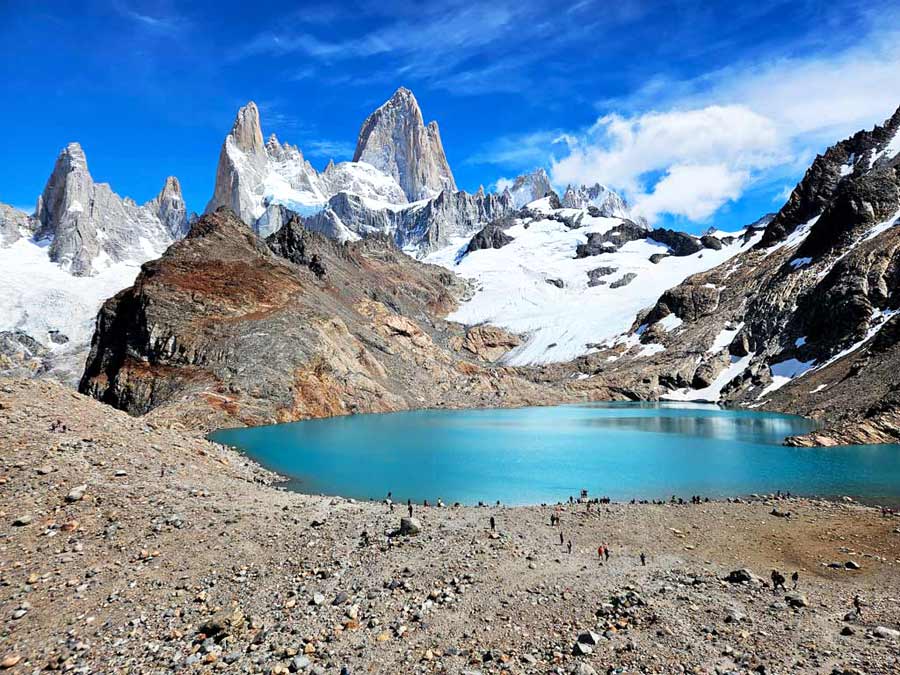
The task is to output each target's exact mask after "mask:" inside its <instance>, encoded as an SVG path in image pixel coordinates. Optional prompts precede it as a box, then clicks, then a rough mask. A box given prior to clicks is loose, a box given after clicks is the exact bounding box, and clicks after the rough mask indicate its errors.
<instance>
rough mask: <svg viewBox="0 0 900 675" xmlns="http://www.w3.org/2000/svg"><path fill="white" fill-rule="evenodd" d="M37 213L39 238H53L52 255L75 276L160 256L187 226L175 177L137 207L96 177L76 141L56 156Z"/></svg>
mask: <svg viewBox="0 0 900 675" xmlns="http://www.w3.org/2000/svg"><path fill="white" fill-rule="evenodd" d="M35 218H36V219H37V221H38V227H37V232H36V235H37V237H38V238H40V239H49V240H51V244H50V250H49V253H50V259H51V260H53V261H54V262H57V263H60V264H61V265H62V266H63V267H64V268H66V269H68V270H69V271H70V272H71V273H72V274H74V275H76V276H88V275H90V274H92V273H93V272H95V271H96V270H97V267H98V266H103V265H108V264H110V263H116V262H122V261H133V262H143V261H145V260H147V259H148V257H154V256H156V255H159V253H161V252H162V251H163V250H164V249H165V248H166V246H168V245H169V244H171V243H172V241H173V239H175V238H176V237H178V236H180V235H181V234H183V232H184V231H185V230H186V227H187V214H186V211H185V207H184V200H183V199H182V196H181V186H180V185H179V184H178V180H177V179H175V178H174V177H170V178H169V179H167V180H166V183H165V185H164V186H163V189H162V191H161V192H160V194H159V195H158V196H157V197H156V198H154V199H152V200H150V201H149V202H147V203H146V204H144V205H143V206H138V205H137V204H136V203H135V202H134V201H133V200H131V199H129V198H127V197H126V198H122V197H120V196H119V195H117V194H116V193H115V192H113V191H112V188H110V186H109V185H108V184H107V183H95V182H94V179H93V178H92V177H91V174H90V172H89V170H88V164H87V158H86V157H85V154H84V150H83V149H82V148H81V146H80V145H79V144H78V143H69V145H67V146H66V147H65V148H64V149H63V150H62V152H60V154H59V156H58V157H57V159H56V164H55V166H54V167H53V173H51V174H50V178H49V179H48V180H47V184H46V185H45V186H44V191H43V192H42V193H41V196H40V197H39V198H38V204H37V210H36V213H35Z"/></svg>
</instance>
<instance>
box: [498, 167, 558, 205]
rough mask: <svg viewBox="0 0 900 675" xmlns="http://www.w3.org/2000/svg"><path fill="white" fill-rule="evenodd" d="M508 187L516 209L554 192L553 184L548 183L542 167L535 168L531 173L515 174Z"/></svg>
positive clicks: (548, 179) (548, 180)
mask: <svg viewBox="0 0 900 675" xmlns="http://www.w3.org/2000/svg"><path fill="white" fill-rule="evenodd" d="M508 189H509V195H510V197H511V198H512V201H513V204H514V205H515V207H516V208H517V209H518V208H522V207H523V206H525V205H526V204H529V203H531V202H533V201H535V200H537V199H543V198H544V197H546V196H547V195H548V194H549V193H551V192H554V191H553V186H552V185H550V178H549V177H548V176H547V172H546V171H545V170H544V169H536V170H534V171H532V172H531V173H526V174H522V175H521V176H517V177H516V179H515V180H514V181H513V184H512V186H510V187H509V188H508ZM554 194H555V193H554Z"/></svg>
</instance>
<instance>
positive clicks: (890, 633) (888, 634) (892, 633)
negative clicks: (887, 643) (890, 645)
mask: <svg viewBox="0 0 900 675" xmlns="http://www.w3.org/2000/svg"><path fill="white" fill-rule="evenodd" d="M872 635H874V636H875V637H877V638H881V639H882V640H897V639H900V630H894V629H893V628H888V627H887V626H876V627H875V630H873V631H872Z"/></svg>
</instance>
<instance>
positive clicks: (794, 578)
mask: <svg viewBox="0 0 900 675" xmlns="http://www.w3.org/2000/svg"><path fill="white" fill-rule="evenodd" d="M791 581H793V582H794V590H795V591H796V590H797V584H799V583H800V572H798V571H797V570H794V573H793V574H792V575H791Z"/></svg>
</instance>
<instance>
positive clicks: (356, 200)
mask: <svg viewBox="0 0 900 675" xmlns="http://www.w3.org/2000/svg"><path fill="white" fill-rule="evenodd" d="M262 139H263V134H262V128H261V122H260V116H259V109H258V108H257V106H256V105H255V104H254V103H252V102H251V103H248V104H247V105H246V106H244V107H243V108H241V109H240V110H239V111H238V114H237V117H236V119H235V122H234V126H233V127H232V130H231V132H230V133H229V134H228V136H226V138H225V141H224V143H223V144H222V150H221V153H220V155H219V164H218V169H217V172H216V185H215V188H214V191H213V197H212V199H211V200H210V202H209V204H208V205H207V207H206V210H207V212H209V211H213V210H215V209H216V208H218V207H220V206H229V207H231V208H232V210H234V211H235V213H237V214H238V215H239V216H240V217H241V219H242V220H243V221H244V222H245V223H247V224H248V225H250V226H251V227H253V228H254V230H256V232H257V233H258V234H260V236H263V237H266V236H268V235H270V234H272V233H273V232H276V231H278V229H279V228H280V227H281V226H282V225H283V224H284V223H285V222H287V220H288V219H289V218H290V216H291V214H292V213H296V214H298V215H300V216H301V217H302V218H303V219H304V221H303V222H304V226H305V227H307V228H308V229H310V230H313V231H316V232H320V233H322V234H325V235H327V236H329V237H332V238H335V239H338V240H340V241H352V240H356V239H359V238H360V237H366V236H372V235H386V236H389V237H392V238H393V239H394V240H395V242H396V243H397V245H398V246H400V247H401V248H403V249H404V250H406V251H408V252H410V253H412V254H421V253H423V252H427V251H430V250H433V249H434V248H436V247H438V246H442V245H445V244H446V243H447V242H448V241H450V240H451V239H452V238H453V237H457V236H461V235H465V234H471V233H472V232H475V231H476V230H478V228H480V227H481V226H482V225H484V224H485V223H487V222H488V221H490V220H492V219H494V218H498V217H500V216H502V215H503V214H505V213H506V212H508V211H509V209H510V199H509V197H506V196H502V195H501V196H497V195H494V194H485V193H484V191H483V190H479V192H477V193H476V194H468V193H466V192H462V191H457V190H456V183H455V182H454V180H453V174H452V172H451V171H450V167H449V165H448V164H447V158H446V157H445V156H444V149H443V146H442V145H441V140H440V134H439V133H438V128H437V124H436V123H435V122H432V123H430V124H429V125H427V126H426V125H425V123H424V121H423V118H422V112H421V110H420V108H419V104H418V102H417V101H416V99H415V96H413V94H412V92H410V91H409V90H408V89H405V88H403V87H401V88H400V89H398V90H397V91H396V92H395V93H394V95H393V96H392V97H391V98H390V99H389V100H388V101H387V102H386V103H384V104H383V105H382V106H380V107H379V108H378V109H377V110H375V111H374V112H373V113H372V114H371V115H369V117H368V118H367V119H366V121H365V122H364V123H363V125H362V129H361V131H360V134H359V141H358V144H357V149H356V154H355V158H354V161H352V162H341V163H339V164H335V163H334V162H329V163H328V165H327V166H326V168H325V170H324V171H322V172H321V173H319V172H317V171H316V170H315V168H313V166H312V165H311V164H310V163H309V162H308V161H306V160H305V159H304V157H303V154H302V152H301V151H300V150H299V149H298V148H297V147H295V146H292V145H289V144H287V143H284V144H282V143H280V142H279V141H278V139H276V138H275V137H274V136H271V137H270V138H269V140H268V141H267V142H265V143H263V140H262ZM410 196H412V197H415V198H416V199H417V200H418V201H410V199H409V198H410Z"/></svg>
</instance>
